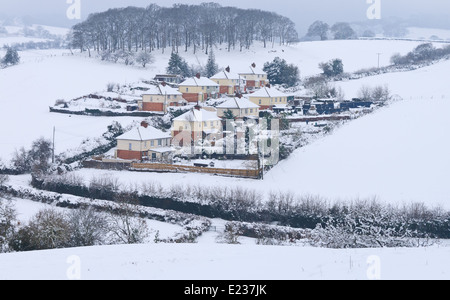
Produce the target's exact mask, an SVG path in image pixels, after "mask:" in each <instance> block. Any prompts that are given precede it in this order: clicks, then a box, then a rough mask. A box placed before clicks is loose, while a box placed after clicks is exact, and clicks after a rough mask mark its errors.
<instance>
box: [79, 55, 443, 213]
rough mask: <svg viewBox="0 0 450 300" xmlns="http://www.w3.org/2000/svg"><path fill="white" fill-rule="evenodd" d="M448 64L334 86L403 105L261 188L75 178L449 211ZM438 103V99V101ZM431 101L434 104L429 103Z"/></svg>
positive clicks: (214, 180)
mask: <svg viewBox="0 0 450 300" xmlns="http://www.w3.org/2000/svg"><path fill="white" fill-rule="evenodd" d="M449 67H450V62H443V63H440V64H436V65H434V66H431V67H427V68H424V69H419V70H416V71H412V72H406V73H393V74H385V75H380V76H375V77H368V78H365V79H361V80H354V81H349V82H344V83H341V84H340V85H341V86H342V87H343V89H344V90H345V92H346V94H347V95H349V96H356V94H355V93H357V91H358V89H359V88H360V87H361V86H362V85H371V86H375V85H379V84H382V85H383V84H389V86H390V88H391V90H392V91H393V93H397V94H399V95H404V97H405V100H404V101H400V102H397V103H395V104H392V105H391V106H389V107H386V108H383V109H381V110H379V111H377V112H376V113H374V114H372V115H369V116H366V117H364V118H362V119H358V120H356V121H353V122H350V123H348V124H346V125H345V126H343V127H342V128H340V129H337V130H336V131H335V132H334V133H333V134H332V135H330V136H328V137H326V138H324V139H322V140H319V141H317V142H315V143H313V144H311V145H309V146H307V147H305V148H302V149H299V150H297V151H295V152H294V153H293V155H292V156H291V157H290V158H289V159H287V160H286V161H282V162H281V163H280V164H279V165H277V166H276V167H275V168H274V169H272V170H271V171H269V173H268V174H267V175H266V177H265V179H264V181H254V180H245V179H233V178H221V177H211V176H209V175H199V174H151V173H149V174H141V173H138V174H136V173H130V172H106V171H99V170H80V171H78V173H79V174H81V175H82V176H83V177H84V178H86V180H90V178H92V177H93V176H100V175H102V174H105V173H108V174H111V175H112V176H114V177H117V178H119V179H120V181H121V182H122V183H123V184H124V185H125V186H126V185H128V184H131V183H136V182H146V181H154V182H159V183H161V184H162V185H163V186H166V187H169V186H170V185H171V184H172V183H173V182H177V183H180V184H186V185H196V184H198V183H199V182H202V184H208V185H213V186H227V185H228V186H231V185H232V186H234V185H239V186H241V187H247V188H250V189H255V190H258V191H261V192H270V191H285V192H287V191H290V192H293V193H295V194H313V195H321V196H324V197H327V198H329V199H332V200H337V199H340V200H352V199H356V198H369V197H378V198H379V200H380V201H384V202H389V203H409V202H424V203H427V204H429V205H430V206H437V205H442V206H444V207H446V208H447V209H448V208H450V202H449V196H450V189H449V186H448V185H447V184H446V182H447V178H450V158H449V157H448V153H450V142H449V139H448V130H449V129H450V119H449V118H448V117H447V114H448V111H450V87H449V86H448V85H447V84H445V82H446V80H447V79H446V77H445V75H444V74H445V72H446V71H445V70H448V68H449ZM442 96H444V97H442ZM432 97H433V98H432Z"/></svg>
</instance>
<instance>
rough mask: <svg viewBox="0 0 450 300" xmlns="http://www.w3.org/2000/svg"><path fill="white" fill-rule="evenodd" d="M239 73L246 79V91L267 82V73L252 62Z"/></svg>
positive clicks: (262, 85)
mask: <svg viewBox="0 0 450 300" xmlns="http://www.w3.org/2000/svg"><path fill="white" fill-rule="evenodd" d="M239 75H240V76H242V77H243V78H244V79H245V81H246V84H245V87H246V91H253V90H255V89H259V88H261V87H264V86H266V85H267V84H269V80H268V79H267V73H266V72H264V71H263V70H261V69H258V68H257V67H256V64H255V63H253V64H252V65H251V66H250V67H249V68H248V69H246V70H244V71H243V72H240V73H239Z"/></svg>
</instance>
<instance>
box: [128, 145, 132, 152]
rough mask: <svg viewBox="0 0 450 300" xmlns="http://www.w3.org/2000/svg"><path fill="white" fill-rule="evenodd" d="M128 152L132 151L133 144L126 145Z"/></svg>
mask: <svg viewBox="0 0 450 300" xmlns="http://www.w3.org/2000/svg"><path fill="white" fill-rule="evenodd" d="M128 150H130V151H131V150H133V144H132V143H129V144H128Z"/></svg>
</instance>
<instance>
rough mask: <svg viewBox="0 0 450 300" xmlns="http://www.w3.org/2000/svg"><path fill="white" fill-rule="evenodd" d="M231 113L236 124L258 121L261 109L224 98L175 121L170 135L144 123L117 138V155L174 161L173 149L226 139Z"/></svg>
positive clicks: (198, 107) (191, 111) (241, 100)
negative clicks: (200, 142)
mask: <svg viewBox="0 0 450 300" xmlns="http://www.w3.org/2000/svg"><path fill="white" fill-rule="evenodd" d="M230 113H232V115H233V119H234V120H233V121H243V120H244V119H255V120H257V119H258V118H259V113H260V106H259V105H257V104H254V103H253V102H252V101H250V100H248V99H247V98H245V97H242V96H236V97H230V98H224V99H223V103H221V104H220V105H218V106H217V107H208V106H200V105H195V106H194V107H193V108H192V109H190V110H189V111H187V112H186V113H184V114H182V115H181V116H179V117H177V118H174V119H173V120H172V127H171V131H170V133H165V132H162V131H160V130H157V129H155V128H153V127H151V126H148V124H147V123H146V122H143V123H142V124H141V126H140V127H138V128H135V129H133V130H131V131H129V132H127V133H125V134H123V135H121V136H119V137H118V138H117V149H116V153H115V156H116V158H117V159H122V160H138V161H163V162H170V161H171V157H172V154H173V152H174V148H173V146H191V145H192V144H193V143H194V142H195V141H200V140H202V141H203V140H208V141H216V140H220V139H221V138H223V133H224V132H223V128H224V121H225V119H227V118H228V117H229V115H228V116H227V114H230ZM212 146H214V142H213V145H212Z"/></svg>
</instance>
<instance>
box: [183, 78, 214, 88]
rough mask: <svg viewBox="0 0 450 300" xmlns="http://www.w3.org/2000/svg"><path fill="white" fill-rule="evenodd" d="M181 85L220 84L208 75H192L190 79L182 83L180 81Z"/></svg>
mask: <svg viewBox="0 0 450 300" xmlns="http://www.w3.org/2000/svg"><path fill="white" fill-rule="evenodd" d="M180 86H215V87H218V86H219V85H218V84H217V83H215V82H214V81H212V80H211V79H209V78H206V77H200V78H197V77H191V78H189V79H186V80H185V81H183V82H182V83H180Z"/></svg>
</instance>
